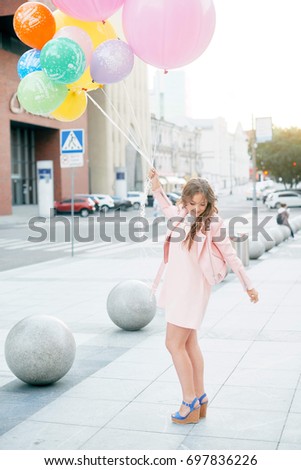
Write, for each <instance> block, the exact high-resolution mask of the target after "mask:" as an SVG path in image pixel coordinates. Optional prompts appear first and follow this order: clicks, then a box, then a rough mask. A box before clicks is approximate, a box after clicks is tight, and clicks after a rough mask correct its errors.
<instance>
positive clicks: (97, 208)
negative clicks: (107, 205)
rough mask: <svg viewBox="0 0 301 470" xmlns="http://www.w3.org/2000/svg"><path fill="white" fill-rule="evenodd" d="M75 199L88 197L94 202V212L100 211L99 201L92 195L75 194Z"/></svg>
mask: <svg viewBox="0 0 301 470" xmlns="http://www.w3.org/2000/svg"><path fill="white" fill-rule="evenodd" d="M75 197H89V198H90V199H92V201H94V203H95V208H96V210H97V211H99V210H100V206H101V200H100V199H99V198H98V197H97V196H95V195H94V194H76V195H75Z"/></svg>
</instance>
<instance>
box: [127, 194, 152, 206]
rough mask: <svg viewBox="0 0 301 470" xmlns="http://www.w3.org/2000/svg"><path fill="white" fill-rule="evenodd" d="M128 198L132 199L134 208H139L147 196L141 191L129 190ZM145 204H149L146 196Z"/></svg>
mask: <svg viewBox="0 0 301 470" xmlns="http://www.w3.org/2000/svg"><path fill="white" fill-rule="evenodd" d="M127 199H128V200H129V201H131V203H132V204H133V208H134V209H139V208H140V206H141V205H142V204H143V203H144V200H145V197H144V193H142V192H140V191H129V192H128V193H127ZM145 205H146V206H147V205H148V200H147V198H146V201H145Z"/></svg>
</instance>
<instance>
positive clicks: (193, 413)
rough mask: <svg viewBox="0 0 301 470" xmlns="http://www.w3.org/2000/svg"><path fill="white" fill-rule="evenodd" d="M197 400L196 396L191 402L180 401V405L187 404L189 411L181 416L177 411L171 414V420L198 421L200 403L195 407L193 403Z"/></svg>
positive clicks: (182, 421) (188, 422)
mask: <svg viewBox="0 0 301 470" xmlns="http://www.w3.org/2000/svg"><path fill="white" fill-rule="evenodd" d="M198 402H199V399H198V398H195V399H194V400H193V401H192V402H191V403H186V401H182V405H185V406H188V407H189V408H190V411H189V412H188V414H187V415H185V416H182V415H180V413H179V412H178V411H177V412H176V413H174V414H172V415H171V420H172V422H173V423H177V424H196V423H198V422H199V418H200V408H201V407H200V404H198V406H197V407H195V404H196V403H198Z"/></svg>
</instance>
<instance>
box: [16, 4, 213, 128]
mask: <svg viewBox="0 0 301 470" xmlns="http://www.w3.org/2000/svg"><path fill="white" fill-rule="evenodd" d="M52 2H53V4H54V5H55V6H56V7H57V8H58V10H56V11H55V12H54V13H52V12H51V11H50V9H49V8H47V7H46V6H45V5H43V4H41V3H38V2H27V3H24V4H23V5H21V6H20V7H19V8H18V9H17V11H16V13H15V16H14V29H15V32H16V34H17V36H18V37H19V39H20V40H21V41H23V42H24V43H25V44H27V45H28V46H30V47H32V49H31V50H29V51H27V52H26V53H25V54H23V56H22V57H21V58H20V60H19V63H18V74H19V76H20V78H21V82H20V85H19V88H18V98H19V101H20V103H21V105H22V106H23V107H24V108H25V109H26V110H27V111H28V112H31V113H33V114H41V115H45V114H46V115H49V114H51V115H52V116H53V117H55V118H56V119H58V120H61V121H72V120H74V119H77V118H78V117H80V116H81V115H82V114H83V113H84V112H85V109H86V106H87V92H88V91H90V90H93V89H97V88H99V87H101V86H102V85H103V84H112V83H116V82H118V81H121V80H123V79H124V78H126V77H127V76H128V75H129V74H130V72H131V71H132V68H133V66H134V56H135V55H137V56H138V57H139V58H140V59H142V60H143V61H144V62H146V63H147V64H151V65H153V66H155V67H158V68H162V69H165V70H166V69H172V68H178V67H182V66H184V65H186V64H188V63H190V62H192V61H194V60H195V59H197V58H198V57H199V56H200V55H201V54H202V53H203V52H204V51H205V49H206V48H207V46H208V45H209V43H210V41H211V38H212V36H213V33H214V28H215V9H214V5H213V0H187V1H186V2H184V1H183V0H164V1H163V0H85V1H83V0H52ZM121 7H123V17H122V23H123V30H124V33H125V36H126V39H127V43H125V42H124V41H121V40H120V39H118V38H117V35H116V33H115V31H114V29H113V27H112V26H111V24H110V23H109V22H108V21H107V19H108V18H109V17H110V16H111V15H112V14H113V13H115V12H116V11H117V10H118V9H119V8H121Z"/></svg>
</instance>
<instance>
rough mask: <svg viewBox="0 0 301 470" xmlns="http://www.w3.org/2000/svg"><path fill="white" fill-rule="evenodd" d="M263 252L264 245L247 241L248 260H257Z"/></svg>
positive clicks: (259, 242) (258, 241) (256, 241)
mask: <svg viewBox="0 0 301 470" xmlns="http://www.w3.org/2000/svg"><path fill="white" fill-rule="evenodd" d="M264 252H265V246H264V243H263V242H262V241H261V240H249V256H250V259H257V258H259V257H260V256H261V255H263V253H264Z"/></svg>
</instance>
